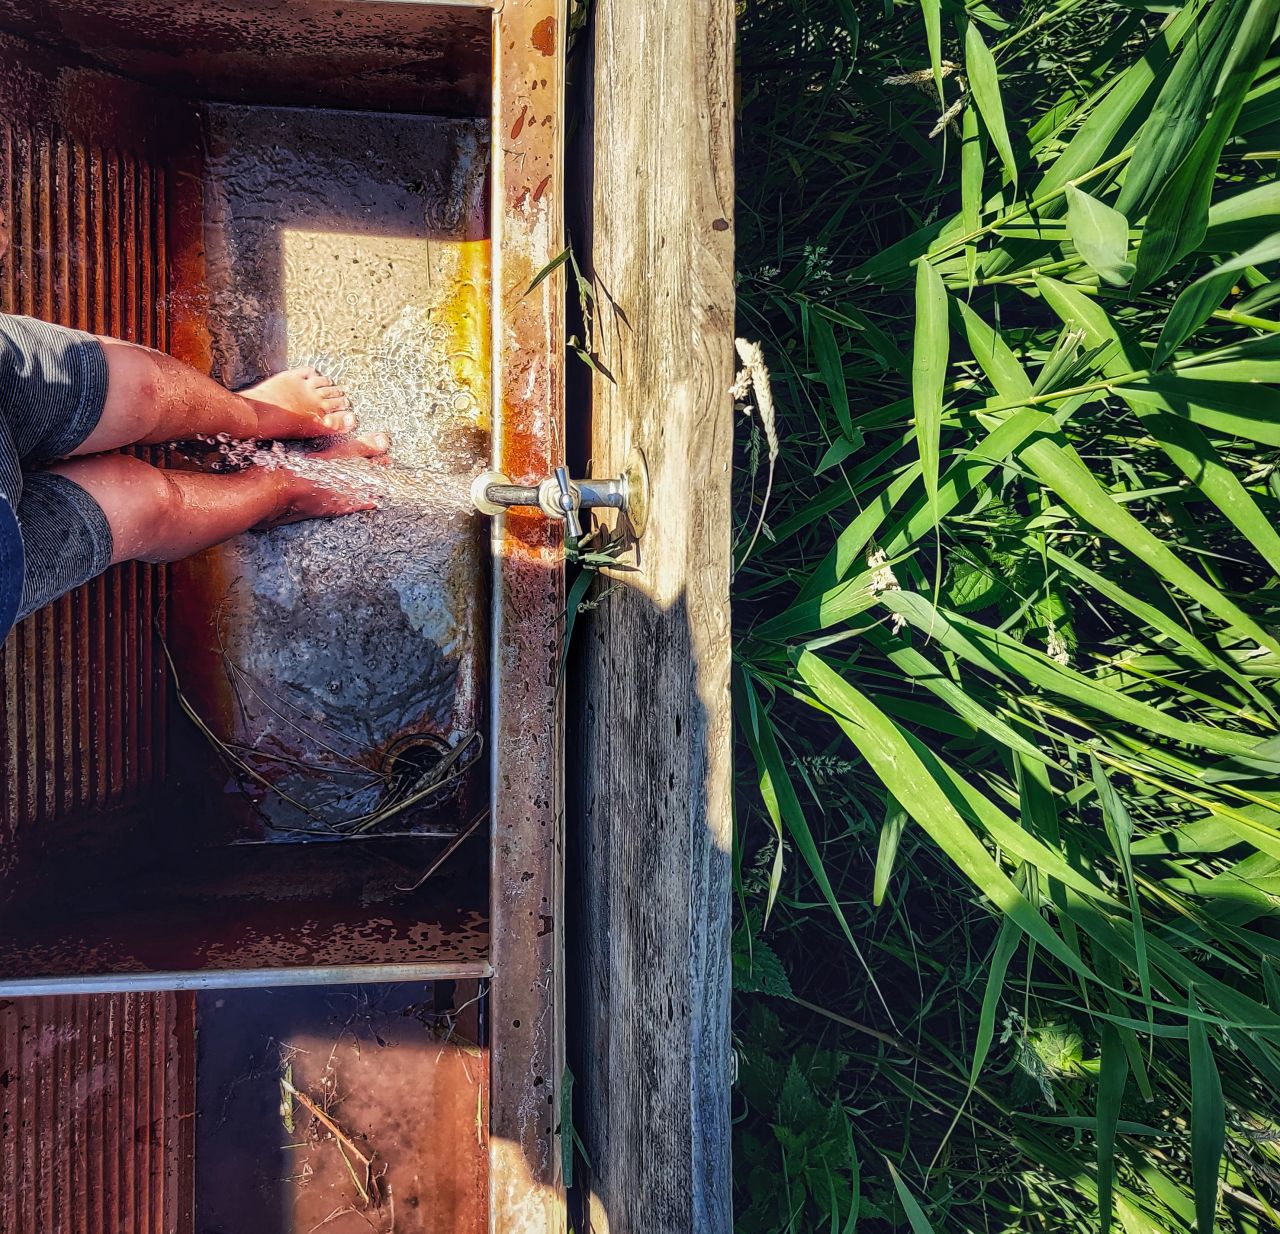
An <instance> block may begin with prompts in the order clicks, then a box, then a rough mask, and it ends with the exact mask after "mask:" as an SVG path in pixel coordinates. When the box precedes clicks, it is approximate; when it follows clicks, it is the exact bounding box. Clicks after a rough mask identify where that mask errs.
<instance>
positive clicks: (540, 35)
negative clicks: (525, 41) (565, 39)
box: [529, 17, 556, 56]
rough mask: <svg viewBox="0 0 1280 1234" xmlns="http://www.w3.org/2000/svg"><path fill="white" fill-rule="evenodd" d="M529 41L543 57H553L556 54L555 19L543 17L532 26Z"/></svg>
mask: <svg viewBox="0 0 1280 1234" xmlns="http://www.w3.org/2000/svg"><path fill="white" fill-rule="evenodd" d="M529 41H530V42H531V43H532V44H533V46H534V47H535V48H536V49H537V50H538V51H540V52H541V53H542V54H543V55H544V56H554V55H555V54H556V19H555V18H554V17H544V18H543V19H542V20H541V21H540V22H539V23H538V24H537V25H536V26H534V28H533V32H532V33H531V34H530V36H529Z"/></svg>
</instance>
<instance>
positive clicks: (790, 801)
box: [748, 709, 893, 1019]
mask: <svg viewBox="0 0 1280 1234" xmlns="http://www.w3.org/2000/svg"><path fill="white" fill-rule="evenodd" d="M758 715H759V721H760V722H759V727H758V729H757V730H756V731H755V732H754V733H750V732H749V733H748V744H749V745H750V746H751V752H752V754H753V755H754V756H755V760H756V766H757V769H758V771H759V775H760V792H761V796H762V797H763V798H764V800H765V802H766V803H767V805H768V808H769V812H770V814H771V815H772V816H773V817H774V818H776V819H777V820H778V821H779V822H780V823H781V824H782V825H783V826H785V827H786V830H787V834H788V835H789V836H790V837H791V842H792V844H794V845H795V847H796V851H797V852H798V853H799V854H800V856H801V857H802V858H803V859H804V862H805V864H806V865H807V866H808V867H809V872H810V873H811V874H812V875H813V878H814V881H815V882H816V883H817V884H818V886H819V888H820V889H821V891H822V894H823V897H824V898H825V900H826V902H827V906H828V907H829V908H830V909H831V911H832V913H834V914H835V918H836V921H837V922H839V924H840V931H841V933H842V934H843V935H844V936H845V939H846V940H847V941H848V943H849V946H850V947H851V948H852V950H853V953H854V955H855V956H856V957H857V958H858V962H859V963H860V964H861V965H862V967H863V970H864V971H865V972H866V974H867V977H868V979H869V980H870V981H871V984H872V986H873V987H876V979H875V974H873V973H872V971H871V969H870V967H869V966H868V964H867V962H866V959H865V957H864V956H863V954H862V949H861V948H860V947H859V946H858V943H857V940H856V939H855V938H854V937H853V931H852V930H851V929H850V928H849V921H848V919H847V918H846V917H845V915H844V909H843V908H842V907H841V906H840V901H839V899H838V898H837V896H836V893H835V889H834V888H833V887H832V885H831V878H830V876H829V875H828V874H827V870H826V867H825V866H824V865H823V863H822V854H821V853H820V852H819V851H818V845H817V843H816V842H815V841H814V838H813V832H812V831H811V830H810V828H809V822H808V819H806V818H805V814H804V810H803V809H802V808H801V806H800V800H799V798H798V797H797V796H796V790H795V787H794V785H793V784H792V783H791V777H790V776H789V775H788V774H787V769H786V764H785V763H784V762H783V760H782V751H781V750H780V749H779V748H778V739H777V737H776V735H775V733H774V728H773V722H772V720H771V719H770V718H769V716H768V715H767V714H766V713H765V712H764V711H763V709H760V710H759V711H758ZM876 988H877V989H878V987H876ZM881 1001H882V1002H883V998H882V999H881ZM885 1010H886V1012H887V1011H888V1006H887V1004H886V1005H885ZM889 1016H890V1019H892V1018H893V1017H892V1012H890V1013H889Z"/></svg>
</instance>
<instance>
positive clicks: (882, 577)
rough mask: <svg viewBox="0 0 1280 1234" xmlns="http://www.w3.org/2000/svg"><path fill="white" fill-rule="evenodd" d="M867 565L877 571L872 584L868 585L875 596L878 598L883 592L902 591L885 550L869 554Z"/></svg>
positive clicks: (880, 549) (877, 550) (879, 549)
mask: <svg viewBox="0 0 1280 1234" xmlns="http://www.w3.org/2000/svg"><path fill="white" fill-rule="evenodd" d="M867 565H868V566H869V567H870V568H871V569H872V570H874V571H875V573H874V574H872V576H871V581H870V583H868V584H867V586H868V587H869V588H870V589H871V594H872V595H873V596H878V595H879V594H880V593H881V592H883V591H901V590H902V588H901V586H900V585H899V583H898V577H897V575H896V574H894V572H893V568H892V567H891V566H890V565H889V557H888V554H887V553H886V552H885V551H884V549H882V548H878V549H876V550H875V552H873V553H868V554H867Z"/></svg>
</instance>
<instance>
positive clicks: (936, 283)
mask: <svg viewBox="0 0 1280 1234" xmlns="http://www.w3.org/2000/svg"><path fill="white" fill-rule="evenodd" d="M949 338H950V331H949V328H948V325H947V290H946V288H945V287H944V286H943V284H942V278H941V277H940V276H939V274H938V272H937V270H935V269H934V268H933V266H932V265H930V263H929V262H927V261H922V262H920V263H919V264H918V265H917V266H916V333H915V352H914V355H913V359H912V364H911V397H912V403H913V406H914V410H915V426H916V440H917V443H918V445H919V448H920V466H921V468H922V471H923V475H924V487H925V492H926V493H927V494H928V497H929V508H930V512H931V515H932V517H933V521H934V524H935V525H936V524H937V522H938V519H939V517H940V515H939V510H938V464H939V445H940V438H941V433H942V392H943V386H944V385H945V384H946V378H947V349H948V343H949Z"/></svg>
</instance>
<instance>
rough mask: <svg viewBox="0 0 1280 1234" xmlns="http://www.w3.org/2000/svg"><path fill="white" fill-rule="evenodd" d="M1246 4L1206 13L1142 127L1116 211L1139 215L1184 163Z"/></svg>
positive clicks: (1228, 2)
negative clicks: (1175, 170) (1176, 169)
mask: <svg viewBox="0 0 1280 1234" xmlns="http://www.w3.org/2000/svg"><path fill="white" fill-rule="evenodd" d="M1247 4H1248V0H1217V2H1216V3H1214V4H1213V5H1211V6H1210V7H1209V8H1208V10H1207V11H1206V13H1205V15H1204V18H1203V20H1202V21H1201V22H1200V23H1199V26H1198V28H1197V29H1196V32H1195V35H1194V36H1193V37H1192V38H1190V39H1188V40H1187V43H1186V46H1185V48H1184V50H1183V53H1182V55H1181V56H1179V57H1178V61H1177V63H1176V64H1175V65H1174V66H1173V71H1172V72H1170V73H1169V74H1168V76H1167V77H1166V78H1165V81H1164V85H1163V86H1162V88H1161V90H1160V95H1159V97H1158V98H1157V99H1156V102H1155V106H1154V107H1153V108H1152V109H1151V114H1150V116H1149V118H1148V119H1147V121H1146V123H1145V124H1144V125H1143V127H1142V133H1141V135H1140V136H1139V138H1138V142H1137V145H1136V147H1135V149H1134V152H1133V158H1132V159H1131V160H1130V161H1129V166H1128V168H1127V169H1126V170H1125V178H1124V187H1123V188H1122V189H1121V191H1120V197H1119V199H1118V201H1117V203H1116V204H1117V209H1119V210H1120V211H1121V212H1122V213H1125V214H1135V215H1139V214H1141V213H1142V212H1143V209H1144V208H1145V207H1146V206H1147V205H1148V203H1150V201H1151V200H1152V198H1153V197H1154V196H1155V195H1156V193H1158V192H1159V190H1160V189H1161V188H1162V187H1163V185H1164V184H1165V182H1166V181H1167V180H1168V178H1169V177H1170V176H1171V175H1172V174H1173V171H1174V169H1175V168H1177V166H1178V165H1179V164H1180V163H1181V162H1182V161H1183V159H1185V158H1186V156H1187V154H1188V152H1189V151H1190V150H1191V148H1192V146H1193V145H1195V142H1196V138H1197V137H1198V136H1199V135H1200V133H1201V132H1202V130H1203V128H1204V122H1205V120H1206V119H1207V118H1208V116H1209V113H1210V112H1211V111H1212V110H1213V100H1214V93H1215V90H1216V88H1217V84H1218V74H1219V72H1220V71H1221V69H1222V65H1223V63H1224V61H1225V60H1226V57H1227V55H1228V54H1229V53H1230V50H1231V46H1232V41H1233V39H1234V38H1235V35H1236V32H1237V31H1238V29H1239V27H1240V22H1241V20H1242V19H1243V17H1244V11H1245V8H1246V6H1247Z"/></svg>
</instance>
